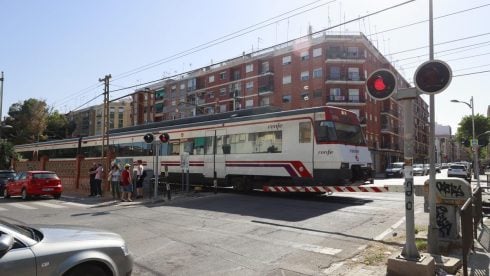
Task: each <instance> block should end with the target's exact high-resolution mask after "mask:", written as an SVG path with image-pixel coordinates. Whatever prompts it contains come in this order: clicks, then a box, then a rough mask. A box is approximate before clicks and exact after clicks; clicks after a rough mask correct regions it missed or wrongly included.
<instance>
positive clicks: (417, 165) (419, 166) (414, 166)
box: [413, 164, 424, 169]
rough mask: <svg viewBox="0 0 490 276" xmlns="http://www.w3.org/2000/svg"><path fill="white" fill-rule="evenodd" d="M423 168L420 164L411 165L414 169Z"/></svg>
mask: <svg viewBox="0 0 490 276" xmlns="http://www.w3.org/2000/svg"><path fill="white" fill-rule="evenodd" d="M423 167H424V166H422V164H415V165H413V168H414V169H422V168H423Z"/></svg>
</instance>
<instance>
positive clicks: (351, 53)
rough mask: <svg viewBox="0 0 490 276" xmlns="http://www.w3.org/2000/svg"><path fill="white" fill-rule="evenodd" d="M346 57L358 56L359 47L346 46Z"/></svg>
mask: <svg viewBox="0 0 490 276" xmlns="http://www.w3.org/2000/svg"><path fill="white" fill-rule="evenodd" d="M347 57H349V58H358V57H359V48H357V47H347Z"/></svg>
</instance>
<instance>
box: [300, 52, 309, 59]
mask: <svg viewBox="0 0 490 276" xmlns="http://www.w3.org/2000/svg"><path fill="white" fill-rule="evenodd" d="M300 57H301V60H309V59H310V53H309V52H308V51H305V52H301V54H300Z"/></svg>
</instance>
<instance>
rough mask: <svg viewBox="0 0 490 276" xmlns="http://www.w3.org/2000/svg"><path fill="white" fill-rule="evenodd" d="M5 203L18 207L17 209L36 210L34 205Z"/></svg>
mask: <svg viewBox="0 0 490 276" xmlns="http://www.w3.org/2000/svg"><path fill="white" fill-rule="evenodd" d="M7 205H10V206H13V207H16V208H19V209H26V210H36V209H37V208H36V207H32V206H28V205H25V204H22V203H7Z"/></svg>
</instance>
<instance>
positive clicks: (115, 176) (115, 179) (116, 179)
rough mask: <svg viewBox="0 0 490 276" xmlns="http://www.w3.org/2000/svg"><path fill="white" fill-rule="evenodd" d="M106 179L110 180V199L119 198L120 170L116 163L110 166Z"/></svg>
mask: <svg viewBox="0 0 490 276" xmlns="http://www.w3.org/2000/svg"><path fill="white" fill-rule="evenodd" d="M107 179H108V180H110V181H111V190H112V199H121V190H120V189H119V186H120V179H121V170H119V166H118V165H117V164H114V165H113V166H112V168H111V171H110V172H109V177H108V178H107Z"/></svg>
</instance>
